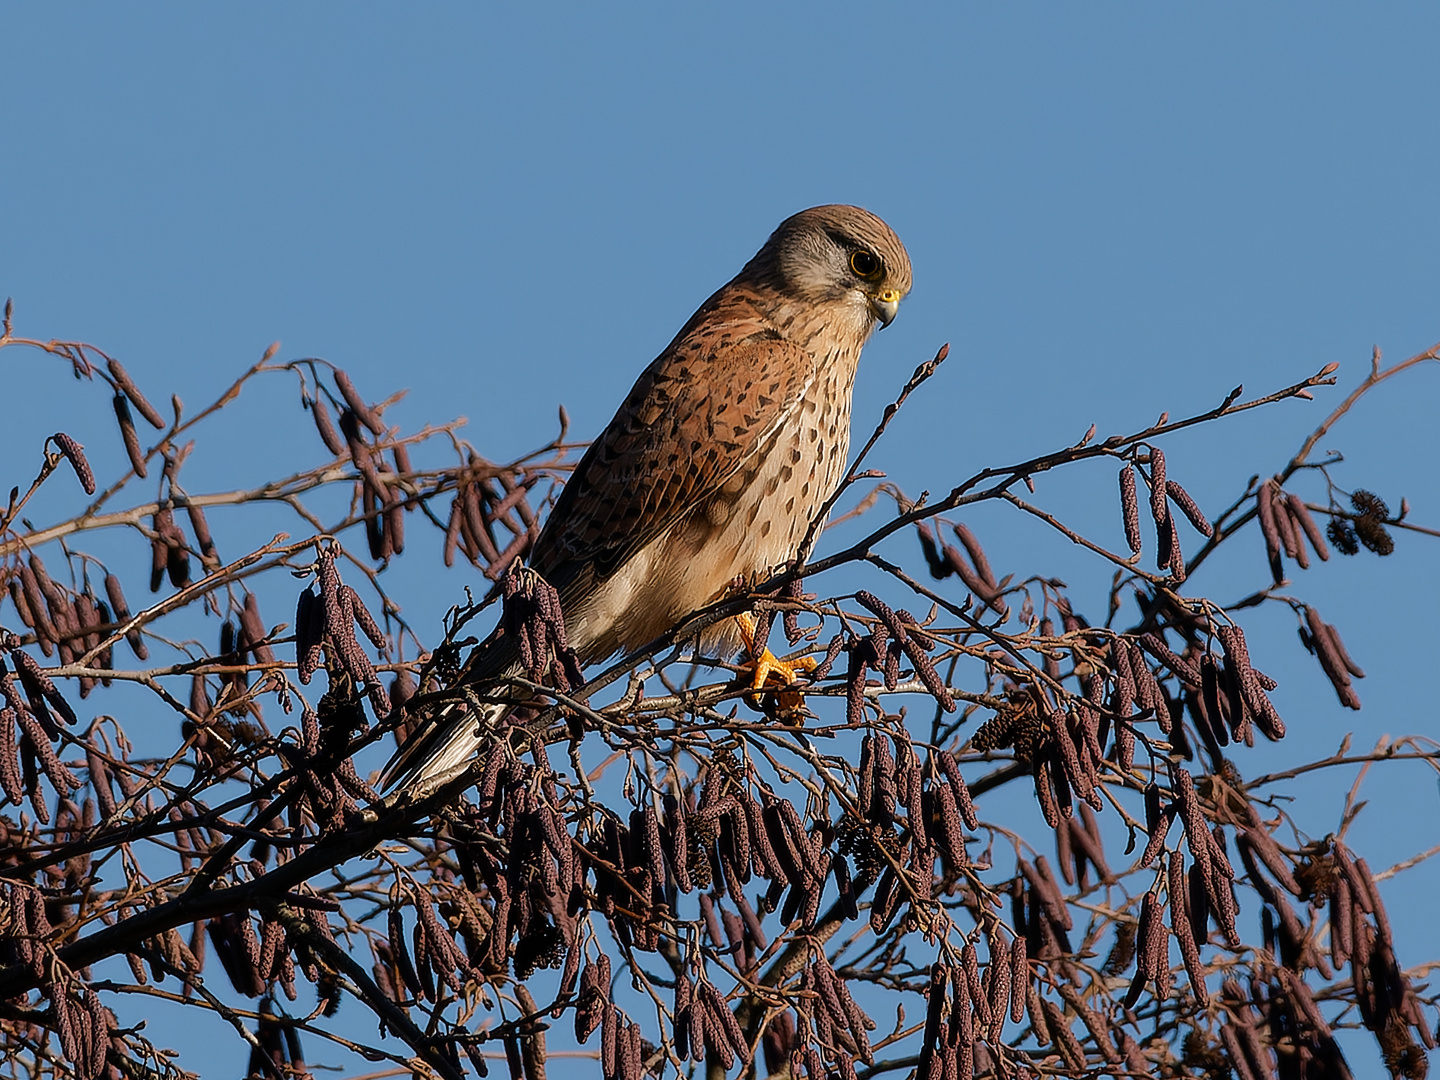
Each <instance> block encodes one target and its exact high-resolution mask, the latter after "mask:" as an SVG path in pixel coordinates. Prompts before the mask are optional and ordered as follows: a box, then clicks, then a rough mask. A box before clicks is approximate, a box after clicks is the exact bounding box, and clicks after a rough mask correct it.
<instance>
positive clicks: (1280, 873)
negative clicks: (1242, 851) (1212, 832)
mask: <svg viewBox="0 0 1440 1080" xmlns="http://www.w3.org/2000/svg"><path fill="white" fill-rule="evenodd" d="M1235 842H1236V843H1237V844H1240V843H1243V844H1248V845H1249V846H1250V848H1251V850H1253V851H1254V852H1255V854H1256V855H1257V856H1259V858H1260V861H1261V862H1262V863H1264V864H1265V868H1266V869H1267V870H1269V871H1270V874H1271V876H1272V877H1274V879H1275V880H1276V881H1277V882H1279V883H1280V885H1281V886H1283V887H1284V889H1285V891H1286V892H1288V893H1289V894H1290V895H1291V896H1300V895H1301V894H1302V893H1303V892H1304V890H1303V889H1301V887H1300V883H1299V882H1298V881H1296V880H1295V876H1294V875H1293V874H1291V873H1290V867H1289V866H1287V865H1286V863H1285V856H1284V855H1283V854H1282V853H1281V851H1280V848H1279V846H1278V845H1277V844H1276V843H1275V838H1274V837H1273V836H1271V835H1270V833H1269V832H1268V831H1267V830H1266V829H1265V828H1264V827H1263V826H1261V825H1255V826H1252V827H1251V828H1248V829H1240V830H1238V831H1237V832H1236V834H1235Z"/></svg>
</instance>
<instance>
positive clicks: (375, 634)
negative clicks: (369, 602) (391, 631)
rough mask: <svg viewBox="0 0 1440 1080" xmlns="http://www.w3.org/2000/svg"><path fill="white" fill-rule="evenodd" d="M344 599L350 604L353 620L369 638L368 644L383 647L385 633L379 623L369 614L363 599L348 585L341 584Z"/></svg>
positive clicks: (378, 647)
mask: <svg viewBox="0 0 1440 1080" xmlns="http://www.w3.org/2000/svg"><path fill="white" fill-rule="evenodd" d="M342 589H343V591H344V595H345V600H346V601H347V602H348V603H349V604H350V610H351V612H352V613H353V614H354V616H355V622H356V623H358V624H359V626H360V629H361V630H363V631H365V636H366V637H367V638H369V639H370V644H372V645H374V646H375V648H377V649H383V648H384V647H385V633H384V631H382V630H381V629H380V624H379V623H377V622H376V621H375V616H373V615H371V614H370V609H369V608H367V607H366V606H365V601H363V600H361V599H360V594H359V593H357V592H356V591H355V590H354V589H353V588H351V587H350V586H349V585H344V586H342Z"/></svg>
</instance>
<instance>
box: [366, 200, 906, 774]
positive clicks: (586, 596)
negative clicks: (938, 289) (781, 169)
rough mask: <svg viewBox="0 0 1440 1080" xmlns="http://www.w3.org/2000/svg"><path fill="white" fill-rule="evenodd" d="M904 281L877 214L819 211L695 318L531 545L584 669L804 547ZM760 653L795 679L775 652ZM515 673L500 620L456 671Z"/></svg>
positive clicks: (725, 638)
mask: <svg viewBox="0 0 1440 1080" xmlns="http://www.w3.org/2000/svg"><path fill="white" fill-rule="evenodd" d="M909 289H910V259H909V256H908V255H907V254H906V252H905V247H904V245H903V244H901V242H900V238H899V237H897V236H896V235H895V233H894V232H893V231H892V230H891V229H890V227H889V226H888V225H886V224H885V222H883V221H881V220H880V219H879V218H878V217H876V216H875V215H874V214H872V213H869V212H868V211H866V210H862V209H860V208H859V207H855V206H817V207H813V208H812V209H809V210H802V211H801V212H800V213H798V214H795V215H794V216H793V217H790V218H788V219H786V220H785V221H784V222H782V223H781V224H780V227H779V228H778V229H776V230H775V232H774V233H773V234H772V235H771V237H770V239H769V240H767V241H766V242H765V245H764V246H763V247H761V249H760V250H759V251H758V252H757V253H756V255H755V257H754V258H752V259H751V260H750V261H749V262H748V263H746V264H745V267H744V269H742V270H741V271H740V273H739V274H737V275H736V276H735V277H734V278H733V279H732V280H731V281H730V282H729V283H728V284H727V285H725V286H724V287H722V288H721V289H720V290H719V291H718V292H717V293H715V294H714V295H713V296H711V297H710V299H708V300H706V301H705V303H704V304H702V305H701V306H700V309H699V310H698V311H697V312H695V314H694V315H692V316H691V317H690V320H689V321H688V322H687V323H686V324H685V325H684V326H683V327H682V328H681V330H680V332H679V333H678V334H676V335H675V339H674V340H673V341H671V342H670V344H669V345H668V346H667V347H666V348H665V350H664V351H663V352H661V354H660V355H659V356H658V357H657V358H656V359H655V361H654V362H653V363H651V365H650V366H649V367H648V368H646V369H645V371H644V373H643V374H642V375H641V376H640V378H639V380H638V381H637V382H636V383H635V386H634V387H633V388H632V389H631V391H630V393H629V394H628V395H627V396H626V398H625V401H624V403H623V404H622V405H621V406H620V409H619V411H618V412H616V414H615V418H614V419H613V420H611V421H610V424H609V426H607V427H606V428H605V430H604V432H602V433H601V435H600V437H599V438H597V439H596V440H595V441H594V442H593V443H592V444H591V445H590V448H589V449H588V450H587V451H586V453H585V456H584V457H583V458H582V459H581V461H580V463H579V465H578V466H576V468H575V471H574V474H573V475H572V476H571V478H570V480H569V482H568V483H567V484H566V485H565V488H564V490H563V491H562V492H561V494H560V497H559V498H558V499H557V500H556V503H555V507H554V509H553V511H552V512H551V514H550V516H549V519H548V520H547V521H546V523H545V526H544V528H543V530H542V531H541V533H540V536H539V537H538V539H537V540H536V542H535V547H534V550H533V552H532V553H531V556H530V566H531V568H532V569H534V570H535V571H537V572H538V573H539V574H540V575H541V576H542V577H544V578H545V580H546V581H548V582H549V583H550V584H551V585H552V586H553V587H554V588H555V589H556V590H557V591H558V593H559V596H560V606H561V610H562V611H563V612H564V616H565V623H566V627H567V629H568V631H569V638H570V644H571V645H572V646H573V647H574V648H575V650H576V652H577V654H578V658H579V660H580V662H581V664H592V663H595V662H598V661H600V660H603V659H605V658H606V657H608V656H610V655H611V654H613V653H614V652H616V651H617V650H621V649H631V648H636V647H639V646H641V645H644V644H646V643H647V642H649V641H652V640H654V639H655V638H656V637H659V636H660V635H661V634H663V633H665V632H666V631H668V630H670V629H671V628H673V627H675V626H677V625H678V624H679V623H680V622H681V621H683V620H684V619H685V618H686V617H687V616H688V615H690V614H691V613H692V612H695V611H697V610H699V609H700V608H703V607H705V606H706V605H708V604H710V603H713V602H714V601H716V600H718V599H720V598H722V597H724V596H725V595H727V594H728V593H730V592H731V590H732V589H733V587H734V583H735V582H736V581H737V579H740V580H746V581H750V580H756V579H757V578H761V577H763V576H765V575H766V574H768V573H769V572H770V571H772V570H774V569H777V568H780V567H782V566H783V565H784V564H786V563H788V562H790V561H791V560H793V559H794V558H795V557H796V556H797V555H799V554H801V553H800V551H799V547H800V545H801V543H802V542H803V541H804V538H805V536H806V534H807V532H808V531H809V527H810V522H811V520H812V518H814V517H815V516H816V515H817V514H818V512H819V510H820V508H821V506H822V505H823V504H824V503H825V501H826V499H828V498H829V496H830V495H831V493H832V492H833V491H834V490H835V488H836V486H837V485H838V484H839V483H840V481H841V480H842V478H843V477H844V475H845V468H846V462H847V455H848V452H849V445H850V398H851V389H852V387H853V384H854V380H855V369H856V365H857V363H858V362H859V359H860V350H861V349H862V348H863V347H864V345H865V342H866V341H867V340H868V339H869V337H870V335H871V333H872V332H873V331H874V330H875V328H876V326H877V325H878V326H888V325H889V323H890V321H891V320H892V319H894V318H895V313H896V310H897V308H898V307H899V304H900V301H901V299H902V298H903V297H904V296H905V294H906V293H907V292H908V291H909ZM750 625H753V624H750ZM747 629H748V628H747V625H746V624H745V623H743V622H726V623H722V624H721V625H720V627H717V628H716V631H712V632H711V633H710V634H708V635H707V637H706V643H707V644H709V645H718V646H721V647H726V646H728V647H729V648H730V649H731V650H732V651H733V649H734V648H736V647H738V645H739V643H740V640H741V639H745V644H746V645H747V646H748V645H749V644H750V642H749V640H748V638H749V635H748V632H747ZM757 663H758V664H763V665H765V667H764V670H765V671H769V670H778V671H779V673H780V674H781V675H782V676H783V677H784V681H785V682H787V683H788V682H789V681H791V677H792V668H791V667H790V666H787V665H783V664H779V662H778V661H774V660H773V658H772V657H769V656H768V654H767V655H766V656H764V657H763V658H762V660H761V661H759V662H757ZM521 671H522V668H521V664H520V661H519V659H518V655H517V651H516V647H515V645H514V643H513V642H508V643H507V642H506V641H505V639H504V636H503V634H501V633H499V632H498V631H497V633H496V634H494V635H492V636H491V638H490V639H489V640H488V641H487V642H486V643H485V644H483V645H481V646H480V647H479V648H478V649H477V650H476V652H475V654H474V655H473V656H472V657H471V660H470V664H469V667H468V670H467V672H466V676H465V678H466V679H467V681H471V682H476V681H484V680H486V679H503V678H505V677H507V676H513V675H518V674H520V673H521ZM763 681H764V673H763V672H757V679H756V684H755V685H757V686H758V685H761V684H762V683H763ZM507 707H508V706H506V705H503V704H497V705H493V706H491V707H490V709H491V710H493V713H494V715H490V716H487V715H483V714H482V715H479V716H477V715H476V714H475V713H473V712H462V714H461V715H455V713H453V712H452V713H450V714H448V715H447V714H445V713H442V714H441V715H439V716H437V717H435V718H433V719H432V720H431V721H430V722H429V723H428V725H427V726H426V727H422V728H421V729H420V730H419V731H417V732H416V733H415V734H414V735H412V736H411V738H410V739H409V741H407V743H406V744H405V745H404V746H403V747H402V748H401V750H400V752H399V753H398V754H397V755H396V757H395V759H394V760H393V761H392V762H391V764H390V765H389V767H388V768H387V769H386V775H387V777H388V778H389V779H390V784H391V786H394V785H396V784H400V785H404V787H406V788H413V787H414V786H416V785H422V786H423V787H425V788H430V787H433V782H434V781H436V780H437V779H439V778H444V777H448V776H450V775H452V774H453V773H454V772H455V771H456V770H458V769H459V768H460V767H462V766H464V765H465V764H467V763H468V762H469V760H470V758H471V757H472V756H473V755H474V753H475V751H476V750H477V749H478V748H479V747H480V746H481V745H482V743H483V742H484V736H483V734H482V733H483V730H484V729H485V728H486V727H488V726H490V724H492V723H493V722H494V720H496V719H498V718H499V716H500V715H501V714H503V712H504V711H505V709H506V708H507Z"/></svg>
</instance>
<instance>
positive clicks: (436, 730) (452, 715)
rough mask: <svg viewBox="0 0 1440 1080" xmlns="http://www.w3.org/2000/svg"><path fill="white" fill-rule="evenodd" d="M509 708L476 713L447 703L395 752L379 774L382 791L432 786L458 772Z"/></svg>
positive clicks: (496, 706) (490, 707)
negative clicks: (423, 727) (424, 726)
mask: <svg viewBox="0 0 1440 1080" xmlns="http://www.w3.org/2000/svg"><path fill="white" fill-rule="evenodd" d="M509 708H510V706H509V705H506V704H503V703H495V704H490V705H485V706H483V707H482V708H481V709H480V711H479V712H477V711H476V710H475V709H474V708H473V707H469V706H466V705H465V704H464V703H462V702H456V703H454V704H451V705H446V706H445V707H444V708H443V709H442V710H441V711H440V712H438V713H437V714H436V715H435V716H433V717H431V718H430V719H429V721H428V722H427V724H426V728H425V729H424V730H422V731H419V732H416V733H415V735H413V736H411V738H410V740H409V741H408V742H407V743H406V744H405V745H404V746H402V747H400V749H398V750H397V751H396V752H395V756H394V757H392V758H391V759H390V762H389V764H387V765H386V766H385V771H384V773H383V774H382V776H381V780H380V787H381V790H382V791H387V792H389V793H390V794H392V795H394V794H399V793H400V792H402V791H410V792H412V793H414V794H419V793H420V790H421V789H428V788H434V787H437V786H439V784H440V783H443V782H444V781H446V780H449V779H451V778H452V777H454V776H456V775H458V773H459V772H460V771H461V770H462V769H464V768H465V767H466V766H468V765H469V764H470V762H471V760H472V759H473V758H474V757H475V754H476V751H478V750H479V749H480V747H482V746H483V745H485V743H486V741H487V740H488V738H489V732H490V731H491V730H492V729H493V728H494V727H495V726H496V724H498V722H499V721H500V719H501V717H503V716H504V715H505V713H506V711H507V710H508V709H509Z"/></svg>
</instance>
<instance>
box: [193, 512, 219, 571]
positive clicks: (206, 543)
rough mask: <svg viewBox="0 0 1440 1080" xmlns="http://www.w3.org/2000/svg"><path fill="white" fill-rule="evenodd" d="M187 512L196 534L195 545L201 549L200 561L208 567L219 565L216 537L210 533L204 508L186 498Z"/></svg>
mask: <svg viewBox="0 0 1440 1080" xmlns="http://www.w3.org/2000/svg"><path fill="white" fill-rule="evenodd" d="M185 513H186V515H187V516H188V517H189V518H190V531H191V532H193V533H194V534H195V546H196V547H198V548H199V549H200V561H201V562H203V563H204V564H205V565H206V567H217V566H219V565H220V556H219V554H217V553H216V551H215V539H214V537H212V536H211V535H210V523H209V522H208V521H206V520H205V511H204V509H203V508H201V507H200V506H199V505H198V504H197V503H194V502H192V501H191V500H189V499H186V500H185Z"/></svg>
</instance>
